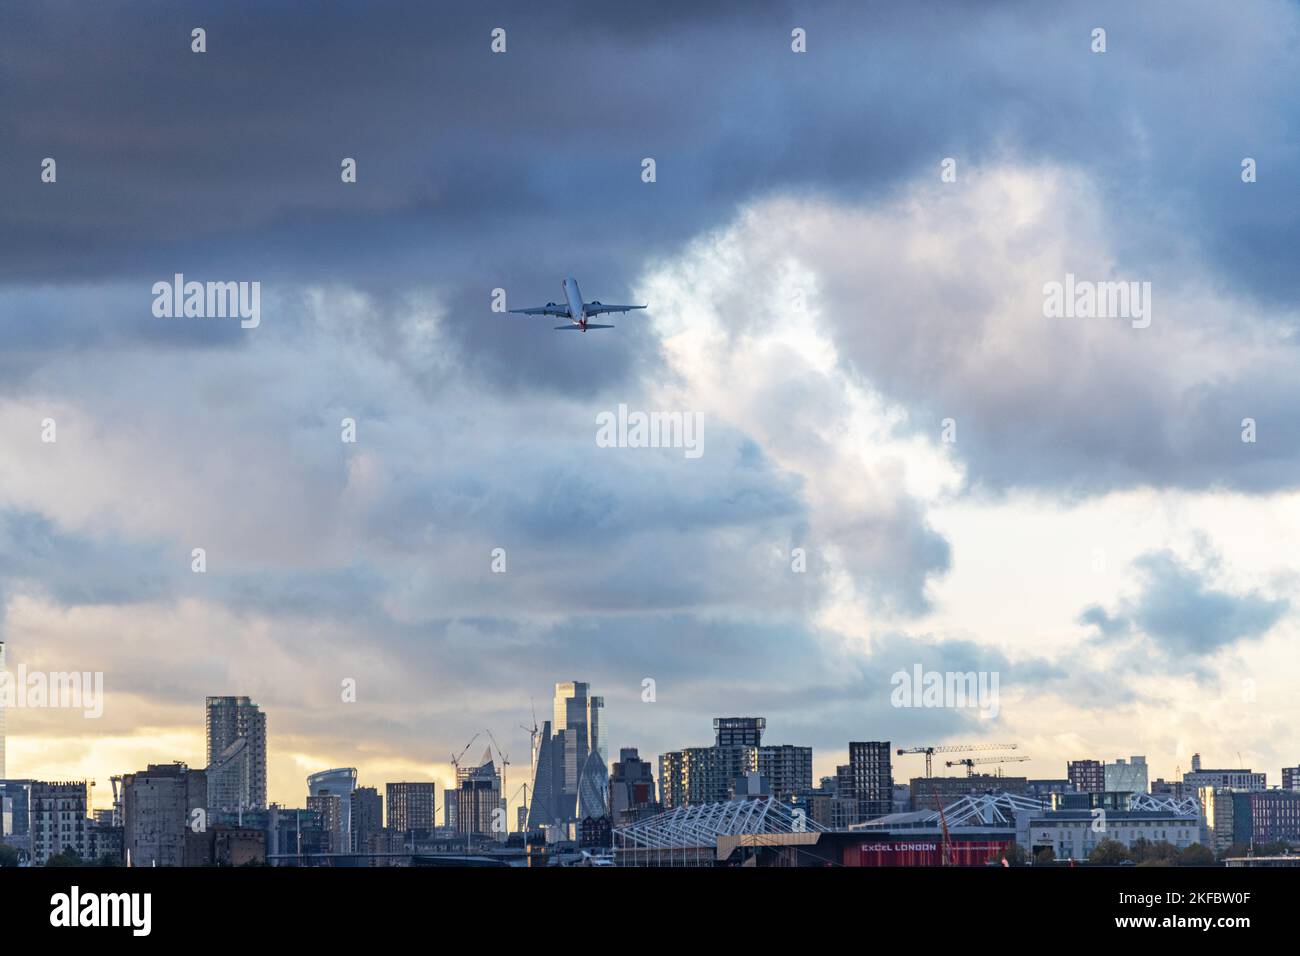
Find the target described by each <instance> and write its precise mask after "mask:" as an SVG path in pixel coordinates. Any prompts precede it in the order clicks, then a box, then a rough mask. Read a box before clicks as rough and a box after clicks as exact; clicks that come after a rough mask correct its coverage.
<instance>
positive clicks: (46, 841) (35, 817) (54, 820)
mask: <svg viewBox="0 0 1300 956" xmlns="http://www.w3.org/2000/svg"><path fill="white" fill-rule="evenodd" d="M30 800H31V803H30V809H29V811H28V814H29V823H30V826H31V847H32V862H33V863H35V864H36V865H37V866H42V865H44V864H45V862H46V861H47V860H49V858H50V857H52V856H59V855H61V854H65V853H71V854H75V855H76V856H78V857H80V858H81V859H83V860H85V859H87V858H88V857H89V854H90V844H89V839H88V837H89V830H90V816H89V813H88V810H89V807H90V784H89V783H88V782H86V781H84V780H79V781H67V782H59V783H46V782H44V781H42V780H36V781H33V782H32V785H31V789H30Z"/></svg>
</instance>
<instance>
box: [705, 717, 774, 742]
mask: <svg viewBox="0 0 1300 956" xmlns="http://www.w3.org/2000/svg"><path fill="white" fill-rule="evenodd" d="M766 728H767V718H766V717H714V718H713V743H714V746H716V747H759V746H761V745H762V743H763V731H764V730H765V729H766Z"/></svg>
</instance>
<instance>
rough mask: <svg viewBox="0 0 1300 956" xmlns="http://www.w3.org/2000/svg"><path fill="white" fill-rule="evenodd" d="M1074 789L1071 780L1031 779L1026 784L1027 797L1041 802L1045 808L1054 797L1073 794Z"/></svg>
mask: <svg viewBox="0 0 1300 956" xmlns="http://www.w3.org/2000/svg"><path fill="white" fill-rule="evenodd" d="M1073 792H1074V787H1072V786H1071V785H1070V781H1069V780H1060V779H1043V780H1034V779H1032V778H1031V779H1030V780H1029V781H1028V782H1027V783H1026V784H1025V796H1027V797H1031V798H1032V799H1035V800H1038V801H1041V802H1042V804H1043V805H1044V806H1049V805H1050V804H1051V802H1052V797H1053V796H1055V795H1057V794H1063V793H1073Z"/></svg>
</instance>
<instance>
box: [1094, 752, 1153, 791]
mask: <svg viewBox="0 0 1300 956" xmlns="http://www.w3.org/2000/svg"><path fill="white" fill-rule="evenodd" d="M1102 779H1103V781H1104V783H1105V785H1106V792H1108V793H1146V792H1147V758H1146V757H1130V758H1129V759H1128V760H1125V759H1124V758H1123V757H1117V758H1116V759H1115V762H1114V763H1108V764H1106V767H1105V770H1104V771H1103V775H1102Z"/></svg>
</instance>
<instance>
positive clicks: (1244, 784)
mask: <svg viewBox="0 0 1300 956" xmlns="http://www.w3.org/2000/svg"><path fill="white" fill-rule="evenodd" d="M1206 787H1217V788H1219V789H1223V790H1243V791H1247V792H1252V791H1256V790H1263V789H1265V788H1266V787H1267V780H1266V777H1265V775H1264V774H1262V773H1255V772H1254V771H1253V770H1250V769H1230V770H1211V769H1206V768H1204V767H1202V766H1201V755H1200V754H1196V755H1195V756H1193V757H1192V769H1191V770H1189V771H1187V773H1185V774H1183V789H1184V791H1185V792H1186V793H1189V794H1193V793H1200V792H1201V791H1202V790H1203V789H1204V788H1206Z"/></svg>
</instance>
